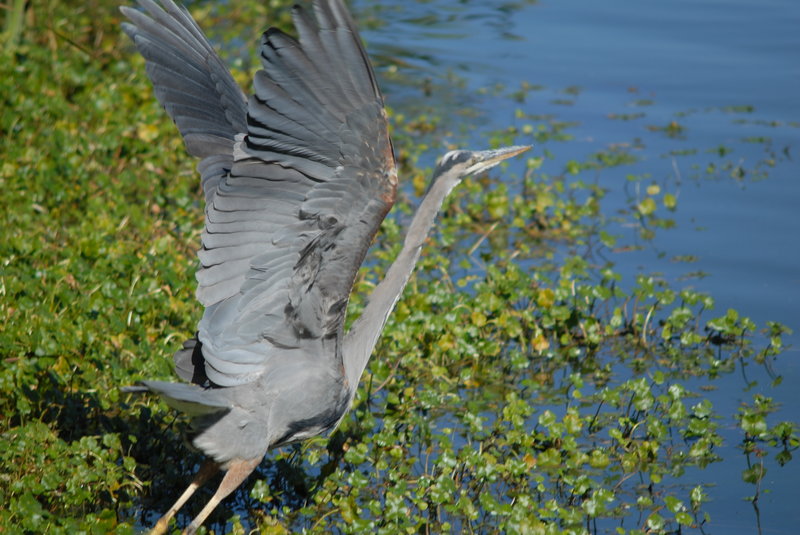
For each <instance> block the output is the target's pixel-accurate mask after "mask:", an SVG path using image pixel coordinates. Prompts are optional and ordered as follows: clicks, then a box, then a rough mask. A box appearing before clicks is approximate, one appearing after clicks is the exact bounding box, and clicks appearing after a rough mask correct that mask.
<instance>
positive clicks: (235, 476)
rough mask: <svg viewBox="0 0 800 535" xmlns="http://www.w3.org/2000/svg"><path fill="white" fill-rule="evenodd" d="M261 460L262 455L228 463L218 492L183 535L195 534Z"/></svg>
mask: <svg viewBox="0 0 800 535" xmlns="http://www.w3.org/2000/svg"><path fill="white" fill-rule="evenodd" d="M260 462H261V457H259V458H257V459H249V460H246V461H245V460H236V461H231V462H230V464H229V465H228V472H227V473H226V474H225V477H223V478H222V483H220V484H219V488H218V489H217V492H215V493H214V495H213V496H212V497H211V499H210V500H208V503H207V504H206V506H205V507H203V510H202V511H200V514H199V515H197V516H196V517H195V519H194V520H192V523H191V524H189V525H188V526H187V527H186V529H185V530H183V534H182V535H194V533H195V531H197V528H199V527H200V526H201V525H202V524H203V522H204V521H205V519H206V518H208V515H210V514H211V511H213V510H214V508H215V507H216V506H217V505H219V502H221V501H222V500H224V499H225V498H226V497H227V496H228V494H230V493H231V492H233V491H234V490H236V488H237V487H238V486H239V485H241V484H242V481H244V480H245V479H247V476H249V475H250V474H251V473H252V471H253V470H255V469H256V466H258V463H260Z"/></svg>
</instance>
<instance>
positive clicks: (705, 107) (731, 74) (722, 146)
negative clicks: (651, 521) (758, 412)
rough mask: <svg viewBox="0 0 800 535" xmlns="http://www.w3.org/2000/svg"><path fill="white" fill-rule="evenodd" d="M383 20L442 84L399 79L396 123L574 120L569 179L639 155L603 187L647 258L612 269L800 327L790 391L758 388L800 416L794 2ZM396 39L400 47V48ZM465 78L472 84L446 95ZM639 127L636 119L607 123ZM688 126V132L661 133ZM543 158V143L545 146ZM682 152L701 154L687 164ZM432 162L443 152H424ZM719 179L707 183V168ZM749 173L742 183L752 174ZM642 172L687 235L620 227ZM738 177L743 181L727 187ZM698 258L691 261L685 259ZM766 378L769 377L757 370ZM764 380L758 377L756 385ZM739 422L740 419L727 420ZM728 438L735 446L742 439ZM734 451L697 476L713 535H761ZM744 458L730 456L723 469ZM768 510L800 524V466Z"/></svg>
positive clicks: (784, 527) (744, 395)
mask: <svg viewBox="0 0 800 535" xmlns="http://www.w3.org/2000/svg"><path fill="white" fill-rule="evenodd" d="M373 10H375V11H377V12H378V14H377V16H378V17H379V18H380V19H382V20H383V21H385V24H384V25H383V26H381V27H380V28H377V29H375V30H366V31H364V32H363V33H364V37H365V39H366V40H367V42H368V46H369V49H370V52H371V53H373V54H374V55H377V56H379V57H380V56H381V55H386V56H392V57H393V58H397V57H398V56H399V57H402V58H403V59H404V61H405V62H406V64H405V67H401V70H402V71H404V73H405V74H407V75H408V76H409V77H415V76H416V77H424V78H428V79H429V80H431V84H430V87H432V88H433V89H430V88H429V89H428V90H427V94H426V93H423V91H421V90H419V89H417V88H415V87H413V86H410V85H403V84H399V83H397V82H396V80H395V79H392V80H394V82H393V81H392V80H387V81H385V82H384V84H383V85H384V87H385V89H386V93H387V101H388V104H389V105H391V106H394V107H396V108H397V109H398V110H399V111H402V110H403V109H404V107H406V106H407V107H409V108H410V107H413V106H415V105H420V104H429V105H431V104H432V105H435V106H444V107H449V108H450V109H451V110H452V113H453V118H452V119H451V120H452V121H453V122H454V123H463V122H464V121H468V120H469V119H468V118H463V117H460V116H458V114H457V112H458V111H459V108H460V107H462V106H475V107H477V108H478V109H479V110H481V111H482V112H483V115H482V116H481V119H480V120H479V121H476V123H475V124H474V126H473V127H472V133H471V134H470V135H469V136H468V139H469V141H468V142H469V143H471V144H472V145H473V146H474V148H479V147H481V146H483V145H485V144H486V140H485V137H484V135H482V134H484V133H485V132H487V131H489V130H491V129H493V128H503V127H505V126H507V125H509V124H518V125H519V126H521V124H522V122H523V121H520V120H518V119H516V118H515V113H514V112H515V110H517V109H522V110H523V111H524V112H525V113H527V114H531V115H536V114H553V115H555V116H557V117H558V118H559V119H561V120H565V121H574V122H576V123H577V126H575V127H574V128H573V129H571V131H570V132H571V133H572V134H573V135H574V139H573V140H572V141H571V142H569V143H562V144H558V145H551V144H550V145H548V146H547V147H546V148H547V149H548V150H549V151H550V152H551V153H552V155H553V157H552V158H551V159H547V160H545V163H544V166H543V168H542V172H545V173H549V174H552V175H556V174H559V173H561V172H562V171H563V168H564V165H565V164H566V162H567V161H569V160H579V161H580V160H582V159H584V158H585V157H586V156H587V155H589V154H591V153H593V152H597V151H598V150H602V149H605V148H607V147H609V146H610V145H613V144H624V145H630V144H632V143H633V144H637V148H636V150H635V151H634V152H635V154H636V156H637V157H638V162H637V163H635V164H633V165H630V166H626V167H625V168H621V169H619V170H617V169H612V170H609V169H605V170H603V171H601V172H599V173H597V174H596V175H591V176H590V177H589V178H590V179H591V180H596V181H597V183H598V184H600V185H602V186H603V187H604V188H606V189H607V190H608V192H609V195H608V197H607V198H606V200H605V203H604V211H605V212H606V213H607V216H608V218H609V220H610V221H609V229H610V230H611V231H613V232H614V233H616V234H619V235H620V236H621V237H622V240H623V241H624V242H626V243H633V244H636V245H638V246H639V248H638V249H634V250H632V251H631V250H628V251H627V252H619V253H616V254H614V255H613V257H612V258H610V260H612V261H613V262H614V263H615V264H616V269H617V270H618V271H619V272H620V273H622V274H623V275H624V277H625V278H626V280H627V281H628V282H629V283H630V284H632V282H633V279H634V276H635V274H637V273H656V274H658V275H659V276H661V277H664V278H665V279H666V280H668V281H669V282H670V283H671V284H673V285H674V286H676V287H683V286H692V287H694V288H696V289H698V290H700V291H703V292H707V293H710V294H711V295H712V296H713V297H714V298H715V300H716V309H715V312H717V313H719V314H722V313H723V312H724V311H725V310H726V309H728V308H735V309H737V310H738V311H740V312H741V313H742V314H744V315H747V316H749V317H751V318H752V319H753V320H754V321H755V322H756V323H757V324H758V325H763V324H764V323H765V322H766V321H778V322H781V323H783V324H785V325H787V326H789V327H791V328H792V329H793V330H794V334H793V335H791V336H788V337H786V338H785V340H786V341H788V342H789V343H791V344H793V345H794V348H791V349H789V350H788V351H787V352H785V353H784V354H783V355H781V357H779V359H778V361H777V363H776V365H775V372H776V373H778V374H780V375H781V376H783V380H784V384H783V386H781V387H778V388H772V387H770V386H769V380H768V379H769V378H768V377H767V376H766V374H764V373H762V372H760V371H757V370H752V373H754V374H756V377H755V378H758V379H760V382H759V386H758V387H756V388H757V391H762V392H763V393H764V394H765V395H768V396H771V397H773V398H775V399H777V400H779V401H780V402H782V403H784V404H785V407H786V410H784V411H782V412H783V414H782V415H778V418H779V419H787V418H793V417H794V416H795V415H796V414H797V408H798V407H800V390H798V389H797V388H796V387H794V385H796V384H798V383H800V351H799V350H798V346H800V321H799V320H798V318H800V315H798V312H800V215H798V206H799V205H800V173H799V172H798V171H800V167H798V165H797V157H798V154H797V151H798V149H799V148H800V61H798V58H800V31H798V28H800V4H798V3H797V2H795V1H793V0H772V1H763V2H754V1H743V0H740V1H723V0H702V1H696V0H669V1H664V2H652V1H646V2H630V1H624V0H610V1H606V2H593V1H591V0H543V1H540V2H538V3H531V2H516V3H514V2H505V3H504V2H497V3H484V2H463V1H454V0H435V1H431V2H417V3H412V2H399V1H393V2H382V3H381V4H380V5H379V7H377V8H376V7H374V6H367V5H366V3H365V2H359V3H357V4H356V11H357V12H359V11H360V12H361V13H364V14H367V13H371V12H372V11H373ZM398 43H400V44H399V45H398ZM448 74H455V75H456V77H457V78H458V79H459V80H463V81H465V84H464V87H453V85H452V84H449V81H451V80H452V76H450V77H448ZM523 82H527V83H529V84H535V85H541V86H544V88H543V89H542V90H540V91H534V92H531V93H529V94H528V96H527V98H525V100H524V102H522V103H520V102H515V101H514V100H512V99H510V98H507V96H505V95H507V94H508V91H500V92H499V93H501V94H502V96H498V95H497V94H496V93H497V92H492V91H488V92H486V93H485V94H484V96H482V97H476V93H475V92H476V91H477V90H480V89H482V88H496V87H497V86H498V84H499V85H501V86H503V87H504V88H510V89H513V88H516V87H519V86H520V84H521V83H523ZM611 114H616V115H617V116H620V115H623V114H627V115H630V116H631V118H630V119H629V120H619V119H612V118H610V115H611ZM672 122H675V123H677V124H679V125H680V127H681V131H680V132H678V133H677V134H676V135H669V133H668V132H665V131H663V130H659V128H663V127H665V126H666V125H669V124H670V123H672ZM536 150H542V148H541V147H535V148H534V151H536ZM687 151H692V153H690V154H687ZM430 157H431V159H432V158H433V154H432V155H431V156H430ZM710 165H711V166H713V168H712V169H713V170H712V171H711V172H709V166H710ZM742 173H743V174H742ZM629 174H632V175H645V176H647V177H648V179H647V180H649V181H655V182H656V183H659V184H663V186H664V187H665V188H668V189H670V191H673V192H674V193H676V195H677V197H678V208H677V211H676V212H675V213H674V214H673V215H672V216H673V218H674V220H675V223H676V226H675V228H672V229H668V230H658V231H657V232H656V236H655V238H654V239H653V240H652V241H642V240H639V239H637V237H636V231H635V229H630V228H627V227H625V226H621V225H616V224H615V223H614V221H613V218H614V215H615V214H616V213H617V211H618V210H624V209H625V208H626V206H628V205H629V201H630V196H631V195H632V194H634V193H635V192H634V193H632V190H631V188H632V186H631V184H630V183H629V181H627V180H626V175H629ZM732 174H733V175H734V176H731V175H732ZM687 258H689V259H691V260H692V261H691V262H686V261H685V259H687ZM759 374H760V375H759ZM751 378H752V377H751ZM724 381H729V382H736V381H738V382H739V385H740V386H739V387H736V388H730V389H728V388H721V389H720V392H719V394H718V395H717V397H716V398H714V403H715V406H719V407H721V408H722V410H723V412H724V413H727V414H733V413H735V411H736V407H737V406H738V404H739V403H740V401H742V400H746V399H749V398H750V396H751V395H752V392H744V391H743V390H742V388H741V381H742V380H741V377H738V376H737V377H732V378H730V379H725V380H724ZM725 424H726V425H731V426H732V425H733V422H726V423H725ZM731 436H733V435H731ZM735 446H736V444H735V443H734V444H728V445H726V449H727V450H729V451H724V452H722V455H723V456H724V457H726V461H725V462H722V463H718V464H716V465H712V466H711V467H709V468H708V469H706V470H702V471H697V473H695V474H691V477H697V478H698V480H699V481H700V482H703V483H709V484H716V485H717V486H716V487H715V488H713V489H711V490H710V495H711V498H712V500H713V502H712V504H711V505H710V506H709V507H708V509H707V510H708V511H709V513H710V514H711V516H712V524H711V526H710V530H711V531H710V532H712V533H730V534H749V533H755V532H756V531H755V518H754V516H755V515H754V513H753V509H752V507H751V506H750V505H749V503H748V502H746V501H743V498H744V497H745V496H748V495H749V494H750V493H751V492H752V487H751V486H748V485H745V484H744V483H742V480H741V455H740V454H737V453H736V451H735ZM728 458H730V459H735V460H731V461H728V460H727V459H728ZM768 469H769V474H768V476H767V479H766V481H765V483H764V485H765V487H766V488H768V489H769V490H770V492H769V493H768V494H762V496H761V498H760V501H759V507H760V510H761V525H762V528H763V531H762V532H763V533H796V529H797V521H798V520H800V511H798V508H797V498H796V490H795V482H796V481H797V480H798V478H800V463H798V462H797V461H796V460H795V461H794V462H791V463H789V464H788V465H787V466H784V467H778V466H777V465H775V464H774V463H772V464H770V465H768Z"/></svg>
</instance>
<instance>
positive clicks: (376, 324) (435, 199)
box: [342, 176, 456, 393]
mask: <svg viewBox="0 0 800 535" xmlns="http://www.w3.org/2000/svg"><path fill="white" fill-rule="evenodd" d="M446 178H447V177H445V176H442V177H440V178H439V179H438V180H437V179H434V184H433V186H432V187H431V189H430V190H429V191H428V194H427V195H426V196H425V198H424V199H423V200H422V203H421V204H420V206H419V208H418V209H417V213H416V214H414V218H413V219H412V220H411V223H410V224H409V226H408V230H407V231H406V237H405V240H404V242H403V248H402V249H401V250H400V254H398V255H397V258H396V259H395V261H394V263H393V264H392V265H391V267H389V270H388V271H387V272H386V276H385V277H384V278H383V280H382V281H381V282H380V284H378V285H377V286H376V287H375V289H374V290H373V291H372V295H370V297H369V302H368V303H367V305H366V306H365V307H364V310H363V312H362V313H361V316H360V317H359V318H358V319H357V320H356V321H355V322H354V323H353V325H352V327H351V328H350V330H349V331H348V333H347V335H346V336H345V340H344V345H343V348H342V349H343V359H344V365H345V375H346V376H347V382H348V386H349V388H350V389H351V392H353V393H354V392H355V390H356V389H357V388H358V383H359V380H360V379H361V374H362V373H363V372H364V369H365V368H366V367H367V362H368V361H369V357H370V355H371V354H372V351H373V349H374V348H375V345H376V344H377V342H378V338H380V335H381V331H383V326H384V325H385V324H386V320H387V318H388V317H389V314H391V312H392V309H394V306H395V304H396V303H397V300H398V299H399V298H400V295H401V294H402V292H403V288H405V286H406V283H407V282H408V279H409V277H411V273H412V272H413V271H414V266H415V265H416V263H417V260H418V259H419V255H420V252H421V251H422V246H423V245H424V243H425V240H426V239H427V237H428V233H429V232H430V230H431V227H432V226H433V222H434V220H435V218H436V214H437V213H438V212H439V209H440V208H441V206H442V203H443V202H444V199H445V198H446V197H447V194H448V193H449V192H450V190H452V188H453V186H455V184H456V182H455V181H453V182H452V183H451V184H448V183H447V182H446V181H445V179H446Z"/></svg>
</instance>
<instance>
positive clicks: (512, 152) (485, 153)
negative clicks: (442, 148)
mask: <svg viewBox="0 0 800 535" xmlns="http://www.w3.org/2000/svg"><path fill="white" fill-rule="evenodd" d="M528 149H530V146H527V145H516V146H513V147H503V148H501V149H492V150H475V151H473V150H453V151H450V152H448V153H447V154H445V155H444V156H442V159H441V160H439V162H438V164H437V166H436V172H435V173H434V176H435V177H442V176H447V177H448V178H449V179H451V180H452V181H453V183H454V185H455V184H457V183H458V182H459V181H460V180H461V179H463V178H464V177H466V176H468V175H475V174H478V173H481V172H483V171H486V170H487V169H491V168H492V167H494V166H495V165H497V164H499V163H500V162H502V161H503V160H505V159H507V158H511V157H513V156H516V155H517V154H521V153H523V152H525V151H526V150H528Z"/></svg>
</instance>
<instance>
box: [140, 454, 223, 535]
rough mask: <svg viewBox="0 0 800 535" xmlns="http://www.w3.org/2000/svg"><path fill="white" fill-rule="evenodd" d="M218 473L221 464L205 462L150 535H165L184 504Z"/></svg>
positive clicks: (210, 461)
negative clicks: (171, 521)
mask: <svg viewBox="0 0 800 535" xmlns="http://www.w3.org/2000/svg"><path fill="white" fill-rule="evenodd" d="M218 471H219V464H217V463H215V462H214V461H212V460H210V459H209V460H207V461H206V462H204V463H203V465H202V466H201V467H200V470H198V471H197V474H195V476H194V479H193V480H192V482H191V483H190V484H189V486H188V487H186V490H185V491H183V494H181V497H180V498H178V501H176V502H175V503H174V504H173V506H172V507H170V508H169V511H167V512H166V513H164V516H162V517H161V518H159V519H158V522H156V525H155V526H153V529H151V530H150V533H149V534H148V535H163V534H164V533H166V532H167V529H168V528H169V521H170V520H171V519H172V517H173V516H175V513H177V512H178V510H180V508H181V507H183V504H185V503H186V501H187V500H188V499H189V498H190V497H191V496H192V494H194V491H196V490H197V489H199V488H200V487H202V486H203V484H204V483H205V482H206V481H208V479H209V478H210V477H211V476H213V475H214V474H216V473H217V472H218Z"/></svg>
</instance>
